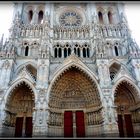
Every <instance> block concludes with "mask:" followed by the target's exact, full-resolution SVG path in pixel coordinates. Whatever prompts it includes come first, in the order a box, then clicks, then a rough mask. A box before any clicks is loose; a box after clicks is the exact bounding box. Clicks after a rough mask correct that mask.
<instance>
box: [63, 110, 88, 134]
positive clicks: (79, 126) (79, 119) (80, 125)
mask: <svg viewBox="0 0 140 140" xmlns="http://www.w3.org/2000/svg"><path fill="white" fill-rule="evenodd" d="M74 126H75V127H76V129H74ZM75 130H76V131H75ZM75 135H76V137H85V123H84V112H83V111H75V112H72V111H65V112H64V137H74V136H75Z"/></svg>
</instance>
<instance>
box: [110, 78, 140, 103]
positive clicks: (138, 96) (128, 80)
mask: <svg viewBox="0 0 140 140" xmlns="http://www.w3.org/2000/svg"><path fill="white" fill-rule="evenodd" d="M122 82H126V83H128V84H129V85H131V87H133V88H134V90H135V92H133V96H134V98H135V100H136V101H137V100H139V99H140V90H139V88H138V87H137V86H136V84H135V82H134V80H133V79H131V78H130V77H126V76H122V77H121V78H120V79H118V80H117V81H116V82H115V84H114V86H113V88H112V93H113V99H114V97H115V90H116V89H117V87H118V86H119V84H121V83H122ZM128 88H129V86H128Z"/></svg>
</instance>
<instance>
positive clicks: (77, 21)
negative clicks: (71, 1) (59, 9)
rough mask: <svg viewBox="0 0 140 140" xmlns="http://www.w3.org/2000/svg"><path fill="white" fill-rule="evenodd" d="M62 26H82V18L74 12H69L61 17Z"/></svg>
mask: <svg viewBox="0 0 140 140" xmlns="http://www.w3.org/2000/svg"><path fill="white" fill-rule="evenodd" d="M59 20H60V24H61V25H62V26H65V27H74V26H76V27H77V26H80V25H81V24H82V18H81V16H80V15H79V14H78V13H76V12H73V11H67V12H65V13H64V14H62V15H61V16H60V19H59Z"/></svg>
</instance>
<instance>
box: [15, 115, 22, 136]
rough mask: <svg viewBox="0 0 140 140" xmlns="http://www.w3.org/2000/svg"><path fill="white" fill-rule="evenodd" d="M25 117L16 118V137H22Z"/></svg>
mask: <svg viewBox="0 0 140 140" xmlns="http://www.w3.org/2000/svg"><path fill="white" fill-rule="evenodd" d="M22 129H23V117H17V118H16V125H15V137H22Z"/></svg>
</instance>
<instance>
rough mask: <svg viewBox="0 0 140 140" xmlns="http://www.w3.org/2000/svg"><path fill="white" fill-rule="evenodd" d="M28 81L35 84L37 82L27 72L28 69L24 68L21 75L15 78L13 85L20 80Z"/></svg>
mask: <svg viewBox="0 0 140 140" xmlns="http://www.w3.org/2000/svg"><path fill="white" fill-rule="evenodd" d="M23 78H24V79H28V80H29V81H31V82H32V83H35V82H36V81H35V80H34V78H33V77H32V76H31V75H30V73H29V72H28V71H27V70H26V68H25V67H24V68H23V69H22V70H21V71H20V72H19V74H18V75H17V76H16V77H15V79H13V80H12V82H11V84H13V83H14V82H16V81H17V80H19V79H23Z"/></svg>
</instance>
